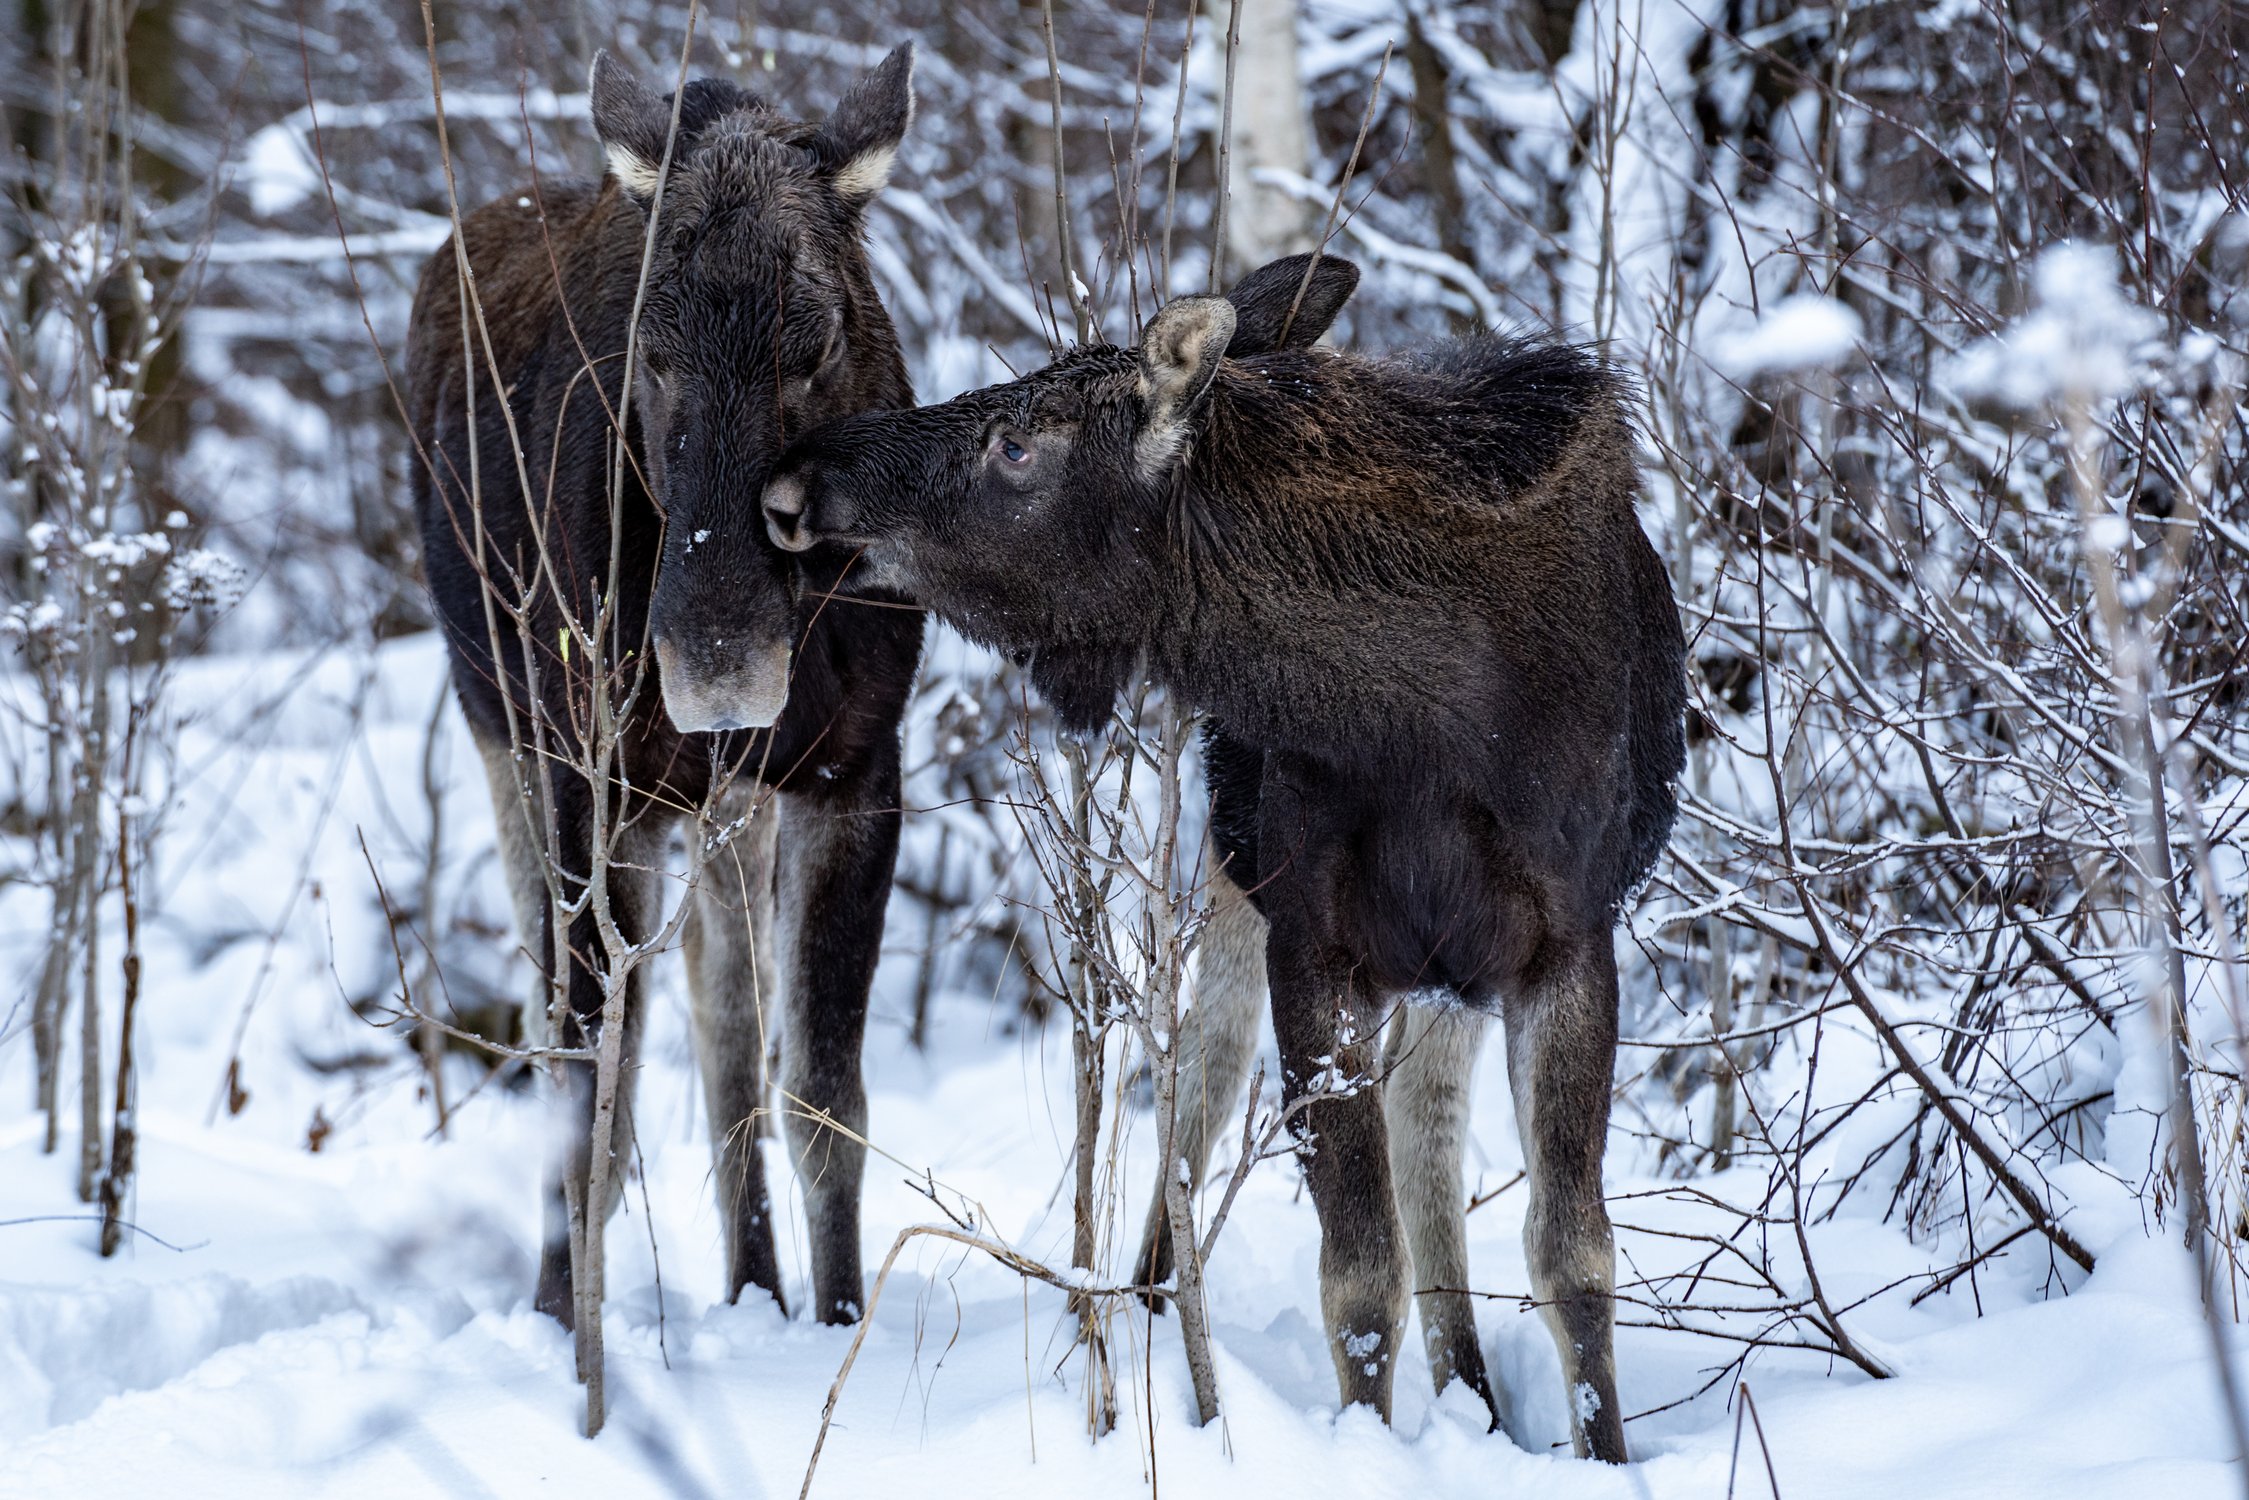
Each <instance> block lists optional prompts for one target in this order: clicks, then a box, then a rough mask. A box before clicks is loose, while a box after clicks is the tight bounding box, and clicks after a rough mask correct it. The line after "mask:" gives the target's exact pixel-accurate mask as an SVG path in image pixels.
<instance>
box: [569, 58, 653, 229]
mask: <svg viewBox="0 0 2249 1500" xmlns="http://www.w3.org/2000/svg"><path fill="white" fill-rule="evenodd" d="M586 89H587V92H588V93H590V94H591V95H592V96H593V128H594V134H596V135H598V136H600V137H601V148H602V150H603V152H604V153H605V154H607V156H608V158H609V175H610V176H612V177H614V178H616V179H617V181H618V182H619V183H621V184H622V185H623V186H624V189H625V191H626V192H628V193H631V194H632V195H633V197H635V198H637V199H639V200H640V202H641V204H642V206H643V207H645V206H646V205H647V203H648V201H649V200H650V199H651V198H654V197H655V196H656V177H657V169H658V167H659V166H660V165H661V164H662V162H663V160H664V138H665V137H666V136H667V135H669V134H670V133H671V128H672V112H671V107H670V106H669V105H667V104H666V103H665V102H664V100H663V99H662V98H661V97H660V96H658V95H657V94H655V93H654V92H652V91H651V90H650V89H649V88H648V87H647V86H646V85H645V84H643V83H642V82H641V81H640V80H639V79H638V78H635V77H634V76H633V74H632V70H631V69H630V68H628V67H626V66H625V65H624V64H623V63H621V62H619V61H617V59H616V58H614V57H612V56H610V55H609V53H608V52H607V51H602V52H597V53H595V54H594V60H593V73H592V76H591V77H590V78H589V79H588V80H587V84H586Z"/></svg>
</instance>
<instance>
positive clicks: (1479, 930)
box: [766, 298, 1684, 1460]
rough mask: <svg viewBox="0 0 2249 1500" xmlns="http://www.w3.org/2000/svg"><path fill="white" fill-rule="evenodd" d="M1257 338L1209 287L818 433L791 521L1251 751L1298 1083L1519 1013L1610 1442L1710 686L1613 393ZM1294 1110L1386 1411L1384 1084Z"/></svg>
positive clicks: (785, 466)
mask: <svg viewBox="0 0 2249 1500" xmlns="http://www.w3.org/2000/svg"><path fill="white" fill-rule="evenodd" d="M1234 322H1235V319H1234V317H1233V315H1232V314H1231V313H1230V312H1229V311H1228V310H1227V309H1226V308H1225V305H1224V304H1223V303H1220V302H1218V301H1217V299H1214V298H1190V299H1184V300H1183V301H1182V302H1179V303H1174V304H1173V305H1172V306H1171V307H1168V308H1166V309H1165V310H1164V312H1163V313H1162V314H1160V315H1159V316H1158V317H1157V319H1156V320H1155V321H1154V322H1153V323H1151V324H1150V326H1149V329H1148V331H1147V334H1146V337H1145V339H1144V342H1143V348H1142V350H1141V351H1139V352H1138V353H1135V352H1133V351H1127V350H1114V349H1095V350H1086V351H1082V352H1080V353H1077V354H1074V355H1071V356H1069V357H1067V358H1065V359H1063V360H1061V361H1058V362H1057V363H1056V364H1055V365H1054V366H1052V367H1050V368H1049V369H1047V370H1045V371H1042V372H1040V373H1038V374H1036V375H1033V376H1031V377H1029V378H1027V379H1025V380H1022V381H1019V382H1015V383H1012V384H1009V385H1005V386H998V387H994V388H992V389H989V390H985V391H980V392H975V393H972V394H970V395H967V396H963V397H961V398H958V399H957V400H955V401H952V402H947V403H944V404H943V405H941V406H936V407H930V408H924V409H922V410H919V411H914V412H892V413H883V414H875V415H868V416H862V417H857V418H852V419H849V420H847V421H844V422H841V423H838V424H835V425H834V426H831V427H829V428H826V429H823V430H822V431H820V432H818V433H815V434H813V435H811V436H810V437H809V438H807V439H806V440H805V441H803V442H802V443H800V444H799V445H797V446H796V447H795V448H794V449H792V451H791V453H790V454H789V456H787V457H786V458H785V459H784V460H783V462H782V464H781V466H780V468H779V469H778V470H777V471H776V479H775V482H774V484H773V485H772V486H771V487H770V488H769V489H768V491H767V497H766V504H767V514H768V519H769V523H770V524H771V526H772V528H773V530H774V534H775V538H776V540H778V541H780V542H781V543H782V544H783V545H787V546H802V545H808V544H812V543H814V542H819V543H827V544H833V543H835V542H847V543H853V544H859V545H863V546H865V547H866V548H867V549H868V561H869V563H870V565H871V566H872V568H873V570H874V575H875V576H876V577H879V578H881V579H882V580H883V581H884V582H885V583H887V584H889V585H891V586H895V587H897V588H900V589H902V590H905V591H907V592H908V593H910V594H911V595H912V596H913V597H915V598H916V599H918V600H920V601H921V602H922V603H924V604H926V605H928V606H929V607H931V608H933V609H935V610H937V611H938V612H939V613H940V614H941V615H943V616H944V617H945V618H947V619H948V620H951V621H952V622H954V623H955V624H957V625H959V626H960V627H961V628H962V629H964V630H965V631H967V632H968V633H969V634H971V635H973V636H977V637H979V638H981V639H984V640H986V641H989V642H991V643H992V644H994V645H996V646H999V647H1001V648H1003V649H1007V650H1011V651H1015V652H1019V653H1025V654H1027V655H1028V656H1029V657H1030V660H1031V663H1032V674H1033V678H1034V681H1036V682H1037V683H1038V684H1039V686H1040V688H1041V690H1042V692H1044V693H1045V694H1046V695H1047V696H1048V697H1049V699H1050V700H1051V701H1052V702H1053V703H1054V704H1055V705H1056V707H1057V709H1058V711H1059V712H1060V713H1061V714H1062V715H1063V716H1064V718H1065V719H1066V720H1067V721H1070V722H1072V723H1075V724H1076V725H1077V726H1079V727H1080V728H1091V727H1092V726H1094V725H1096V724H1098V723H1099V722H1100V721H1101V719H1102V718H1103V717H1104V716H1105V715H1106V713H1107V711H1108V707H1109V704H1110V702H1111V700H1112V698H1113V695H1114V694H1115V693H1116V691H1117V690H1118V689H1119V688H1120V687H1122V686H1124V685H1126V684H1128V683H1129V682H1131V681H1133V680H1135V678H1136V677H1137V676H1139V675H1140V674H1143V673H1145V674H1147V675H1149V676H1152V677H1153V678H1155V679H1156V680H1158V681H1160V682H1163V683H1165V684H1167V685H1169V686H1170V687H1171V688H1173V689H1174V690H1176V691H1178V692H1180V693H1182V694H1183V695H1184V696H1185V697H1187V698H1188V699H1189V700H1190V701H1192V702H1193V703H1194V704H1195V705H1196V706H1197V707H1199V708H1201V709H1203V710H1205V711H1207V712H1208V713H1209V714H1210V715H1211V717H1212V719H1213V720H1214V721H1215V723H1216V724H1217V725H1219V726H1220V728H1221V729H1222V731H1223V732H1224V734H1225V736H1226V737H1227V739H1228V740H1229V741H1230V742H1231V743H1232V744H1233V745H1235V746H1238V747H1240V749H1239V751H1238V752H1237V753H1236V755H1235V756H1234V759H1233V762H1232V766H1231V769H1230V771H1228V773H1227V774H1228V776H1230V777H1231V778H1232V779H1233V781H1234V782H1235V784H1236V790H1235V792H1234V793H1233V794H1232V800H1231V802H1229V794H1228V793H1227V791H1226V789H1225V787H1224V786H1222V787H1221V798H1220V807H1219V809H1218V811H1219V818H1218V832H1219V836H1220V838H1221V841H1222V843H1223V844H1224V845H1225V846H1227V853H1228V855H1229V867H1230V870H1231V871H1232V872H1233V873H1234V874H1235V878H1236V879H1237V880H1238V881H1240V883H1241V884H1243V885H1244V886H1245V887H1246V888H1248V889H1249V890H1250V892H1251V894H1252V897H1253V899H1254V900H1255V902H1256V904H1257V906H1258V907H1259V909H1260V910H1261V911H1262V912H1263V913H1264V915H1265V917H1266V919H1267V921H1268V923H1269V924H1270V932H1269V937H1268V947H1267V970H1268V975H1269V978H1270V982H1271V986H1272V992H1273V1017H1274V1028H1275V1031H1276V1034H1277V1036H1278V1039H1279V1042H1280V1048H1281V1054H1282V1060H1283V1064H1284V1070H1285V1074H1286V1076H1285V1078H1284V1084H1285V1086H1286V1088H1287V1090H1288V1091H1289V1093H1290V1094H1291V1096H1292V1097H1294V1096H1302V1095H1303V1094H1304V1093H1305V1092H1306V1091H1307V1090H1318V1089H1320V1088H1321V1086H1322V1085H1323V1084H1332V1083H1333V1081H1334V1077H1335V1074H1334V1073H1333V1072H1331V1071H1330V1068H1329V1066H1328V1063H1327V1062H1326V1061H1325V1060H1329V1059H1332V1060H1333V1062H1334V1065H1335V1067H1336V1068H1339V1069H1340V1070H1341V1071H1342V1072H1343V1073H1345V1074H1347V1075H1349V1076H1352V1077H1356V1078H1361V1079H1372V1078H1374V1077H1375V1076H1376V1073H1377V1066H1376V1048H1377V1039H1378V1037H1379V1034H1380V1032H1381V1030H1382V1024H1383V1020H1384V1017H1385V1015H1386V1014H1387V1013H1388V1011H1389V1010H1390V1009H1391V1008H1392V1007H1394V1006H1395V1005H1396V1004H1397V1003H1398V1001H1399V1000H1400V998H1401V997H1402V996H1404V995H1405V994H1407V993H1412V992H1429V991H1436V992H1440V993H1444V994H1449V995H1451V996H1452V997H1455V999H1456V1001H1457V1002H1458V1003H1464V1004H1467V1005H1470V1006H1473V1007H1476V1008H1478V1009H1486V1010H1496V1011H1498V1012H1500V1013H1501V1014H1502V1015H1504V1017H1505V1018H1506V1022H1507V1029H1508V1060H1509V1070H1510V1075H1511V1079H1512V1081H1513V1084H1514V1091H1515V1096H1516V1105H1517V1110H1518V1113H1519V1115H1520V1118H1521V1125H1522V1135H1523V1142H1524V1151H1525V1155H1526V1159H1527V1163H1528V1166H1529V1169H1530V1176H1531V1185H1532V1191H1531V1203H1530V1209H1529V1216H1528V1221H1527V1223H1526V1227H1525V1239H1526V1248H1527V1250H1528V1252H1529V1258H1530V1264H1531V1271H1532V1277H1533V1281H1534V1286H1535V1288H1536V1290H1537V1291H1538V1293H1539V1296H1540V1299H1541V1302H1542V1304H1543V1305H1544V1308H1545V1310H1546V1312H1547V1315H1548V1318H1549V1321H1550V1322H1551V1323H1552V1324H1553V1326H1554V1330H1555V1334H1556V1339H1557V1343H1558V1346H1559V1347H1560V1349H1561V1352H1562V1356H1563V1364H1564V1369H1565V1371H1566V1372H1567V1375H1568V1378H1569V1380H1570V1382H1571V1384H1572V1401H1571V1405H1572V1411H1573V1420H1574V1421H1575V1422H1576V1425H1577V1437H1578V1446H1579V1448H1580V1451H1581V1452H1590V1453H1593V1454H1595V1455H1597V1456H1599V1457H1602V1458H1606V1459H1612V1460H1621V1459H1622V1458H1623V1457H1624V1443H1623V1429H1622V1425H1621V1420H1620V1418H1621V1411H1620V1408H1619V1406H1618V1403H1617V1397H1616V1390H1615V1374H1614V1365H1613V1357H1612V1355H1611V1352H1610V1346H1611V1335H1610V1324H1611V1308H1612V1294H1611V1284H1612V1281H1613V1274H1614V1272H1613V1259H1614V1256H1613V1250H1612V1249H1611V1243H1610V1233H1609V1226H1608V1217H1607V1213H1606V1211H1605V1208H1604V1207H1603V1203H1602V1194H1601V1178H1600V1172H1601V1155H1602V1147H1603V1144H1604V1141H1605V1135H1606V1125H1607V1117H1608V1101H1609V1077H1610V1069H1611V1066H1612V1063H1613V1058H1614V1052H1615V1042H1616V1003H1617V1001H1616V964H1615V956H1614V952H1613V949H1612V939H1611V935H1610V929H1611V927H1612V925H1613V924H1614V922H1615V920H1616V918H1617V915H1618V913H1619V911H1620V909H1621V907H1622V905H1623V903H1624V901H1625V900H1626V899H1627V897H1628V896H1629V894H1630V892H1631V890H1632V889H1633V887H1634V886H1635V885H1636V883H1637V882H1638V881H1639V880H1640V879H1641V878H1643V877H1644V876H1645V874H1646V873H1647V871H1648V869H1649V868H1650V867H1651V866H1652V865H1653V863H1654V861H1655V858H1656V856H1657V854H1658V853H1659V852H1660V850H1661V849H1662V846H1663V843H1664V840H1665V838H1666V837H1667V835H1668V831H1669V828H1670V824H1671V820H1672V816H1673V810H1674V801H1673V791H1672V782H1673V779H1674V778H1675V776H1676V775H1677V772H1678V770H1679V767H1680V765H1681V763H1682V757H1683V745H1682V738H1681V712H1682V708H1683V699H1684V682H1683V658H1684V650H1683V643H1682V640H1681V635H1680V629H1679V624H1678V618H1677V614H1676V611H1675V608H1674V605H1673V603H1672V600H1671V594H1670V589H1669V586H1668V583H1667V580H1666V578H1665V576H1664V572H1663V569H1662V567H1661V565H1660V563H1659V562H1658V560H1657V558H1656V555H1655V552H1654V550H1653V549H1652V548H1651V547H1650V546H1649V544H1648V541H1647V538H1646V536H1645V535H1644V533H1642V531H1641V530H1640V527H1639V525H1638V522H1637V519H1636V517H1635V515H1634V512H1633V503H1634V498H1635V495H1636V493H1637V489H1638V474H1637V469H1636V464H1635V459H1634V439H1633V434H1632V431H1631V426H1630V423H1629V420H1628V418H1627V415H1626V392H1625V389H1624V387H1623V385H1622V383H1621V382H1620V381H1619V380H1618V379H1617V377H1615V376H1614V375H1613V374H1611V373H1610V372H1609V371H1608V370H1606V369H1605V368H1604V367H1602V366H1601V365H1599V364H1598V363H1596V362H1595V361H1593V360H1592V359H1590V358H1588V357H1587V356H1585V355H1584V354H1582V353H1580V352H1579V351H1576V350H1574V349H1570V348H1567V347H1565V346H1561V345H1555V344H1545V343H1535V342H1526V341H1519V340H1512V339H1507V338H1501V337H1495V336H1485V337H1480V338H1472V339H1468V340H1465V341H1463V342H1461V343H1458V344H1455V345H1451V346H1448V347H1446V348H1444V349H1441V350H1438V351H1436V352H1434V353H1431V354H1427V355H1422V356H1418V357H1414V358H1410V359H1401V360H1388V361H1374V360H1366V359H1358V358H1353V357H1349V356H1341V355H1334V354H1328V353H1323V352H1319V351H1303V350H1286V351H1281V352H1276V353H1273V354H1270V355H1266V356H1262V357H1257V358H1248V359H1239V360H1236V359H1221V358H1220V351H1221V350H1224V349H1226V348H1227V346H1228V342H1229V339H1230V337H1231V334H1232V331H1233V327H1234ZM1250 775H1254V778H1255V783H1256V796H1255V800H1254V814H1252V813H1251V811H1250V807H1251V802H1250V800H1249V799H1248V797H1247V796H1246V795H1244V794H1243V793H1242V792H1241V791H1240V786H1239V784H1240V782H1241V780H1242V778H1244V777H1245V776H1250ZM1304 1120H1305V1131H1304V1138H1305V1144H1306V1147H1307V1151H1306V1158H1305V1167H1306V1171H1307V1174H1308V1176H1309V1179H1310V1182H1311V1186H1312V1190H1313V1196H1314V1200H1315V1202H1316V1204H1317V1206H1318V1208H1319V1212H1320V1220H1321V1225H1322V1229H1323V1241H1322V1252H1321V1257H1322V1277H1321V1280H1322V1300H1323V1305H1324V1307H1325V1311H1326V1314H1327V1322H1328V1326H1329V1331H1330V1335H1331V1338H1332V1340H1333V1349H1332V1352H1333V1353H1334V1355H1335V1358H1336V1365H1337V1372H1338V1376H1339V1378H1340V1380H1341V1383H1342V1386H1343V1390H1344V1394H1345V1397H1346V1399H1347V1400H1363V1401H1367V1402H1370V1403H1372V1404H1374V1405H1376V1406H1378V1407H1380V1408H1381V1409H1382V1410H1384V1411H1385V1412H1387V1410H1388V1409H1389V1399H1390V1388H1391V1380H1390V1376H1391V1369H1392V1358H1393V1356H1394V1354H1395V1351H1396V1349H1397V1334H1398V1330H1399V1326H1400V1322H1401V1319H1402V1313H1403V1302H1404V1287H1403V1284H1402V1283H1403V1264H1404V1252H1403V1247H1402V1245H1401V1244H1400V1237H1401V1230H1400V1227H1399V1220H1398V1213H1397V1208H1396V1204H1395V1201H1394V1197H1393V1194H1392V1190H1391V1183H1390V1177H1389V1167H1388V1157H1387V1143H1386V1137H1385V1128H1384V1122H1383V1115H1382V1109H1381V1104H1380V1097H1379V1088H1377V1087H1371V1086H1370V1087H1363V1088H1360V1089H1358V1090H1357V1091H1356V1092H1354V1093H1352V1094H1350V1096H1349V1097H1340V1098H1336V1097H1328V1098H1322V1099H1320V1100H1319V1102H1316V1103H1314V1104H1312V1105H1311V1106H1310V1108H1309V1109H1308V1110H1307V1112H1306V1114H1305V1116H1304Z"/></svg>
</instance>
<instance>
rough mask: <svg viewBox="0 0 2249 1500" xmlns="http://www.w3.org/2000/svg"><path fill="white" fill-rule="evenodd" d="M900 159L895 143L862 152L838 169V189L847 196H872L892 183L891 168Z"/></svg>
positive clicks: (836, 182) (836, 177) (836, 181)
mask: <svg viewBox="0 0 2249 1500" xmlns="http://www.w3.org/2000/svg"><path fill="white" fill-rule="evenodd" d="M897 161H898V148H897V147H896V146H895V145H890V146H876V147H873V148H871V149H869V150H866V151H862V152H860V153H859V154H858V155H857V156H854V157H853V158H851V160H849V161H847V162H845V163H844V164H843V165H842V166H841V167H839V168H837V169H836V176H835V184H836V191H837V192H839V193H841V194H843V195H844V196H845V197H846V198H872V197H873V196H874V195H875V194H877V193H879V192H881V191H882V190H883V189H884V188H885V187H886V186H888V185H889V183H890V169H891V167H892V166H894V165H896V163H897Z"/></svg>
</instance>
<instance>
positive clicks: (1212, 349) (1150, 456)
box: [1140, 297, 1236, 474]
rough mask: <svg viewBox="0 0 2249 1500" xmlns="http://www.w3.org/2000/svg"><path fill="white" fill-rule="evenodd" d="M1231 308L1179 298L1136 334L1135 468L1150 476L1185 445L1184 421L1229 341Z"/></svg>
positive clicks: (1215, 300) (1217, 301)
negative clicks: (1138, 420)
mask: <svg viewBox="0 0 2249 1500" xmlns="http://www.w3.org/2000/svg"><path fill="white" fill-rule="evenodd" d="M1235 321H1236V319H1235V313H1234V304H1233V303H1231V302H1228V301H1227V300H1226V299H1225V298H1224V297H1181V298H1179V299H1178V300H1177V301H1174V302H1171V303H1168V304H1166V305H1165V307H1164V309H1163V311H1161V312H1159V313H1157V314H1156V316H1155V317H1154V318H1153V319H1151V320H1150V321H1149V323H1148V326H1147V327H1146V328H1145V329H1143V330H1142V331H1141V334H1140V405H1141V409H1142V412H1143V413H1144V416H1145V421H1144V422H1143V424H1142V426H1141V429H1140V462H1141V466H1142V468H1143V469H1145V470H1147V471H1148V472H1149V473H1150V474H1154V473H1156V472H1157V471H1159V470H1161V469H1162V468H1163V467H1164V466H1165V465H1167V464H1169V463H1170V462H1171V460H1172V457H1173V456H1174V455H1175V454H1177V453H1178V452H1179V450H1180V448H1181V447H1182V446H1184V445H1185V443H1186V441H1187V424H1188V419H1189V418H1190V417H1192V416H1193V414H1194V409H1195V405H1196V403H1197V402H1199V401H1201V400H1202V398H1203V394H1204V393H1205V392H1206V391H1208V390H1209V389H1210V383H1211V381H1212V380H1213V379H1214V378H1215V377H1216V376H1217V374H1218V362H1219V359H1220V358H1221V357H1222V356H1223V355H1224V354H1225V351H1226V343H1227V341H1228V340H1229V339H1231V338H1233V336H1234V325H1235Z"/></svg>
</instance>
